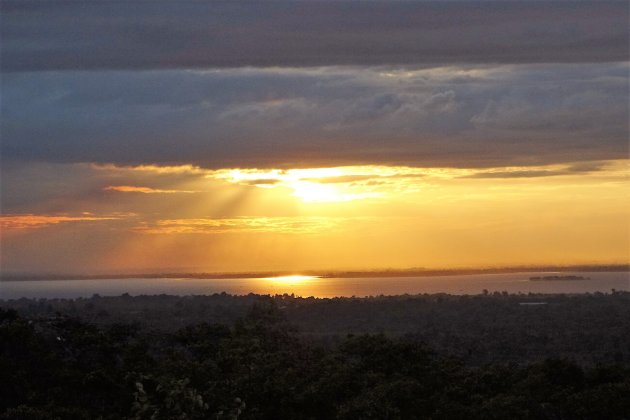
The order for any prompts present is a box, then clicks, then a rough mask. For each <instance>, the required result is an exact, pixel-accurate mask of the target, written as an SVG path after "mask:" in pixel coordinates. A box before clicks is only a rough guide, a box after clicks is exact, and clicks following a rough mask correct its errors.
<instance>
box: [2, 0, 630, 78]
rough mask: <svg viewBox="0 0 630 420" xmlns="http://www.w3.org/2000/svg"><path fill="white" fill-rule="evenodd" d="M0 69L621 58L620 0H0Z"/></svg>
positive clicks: (624, 7) (623, 6)
mask: <svg viewBox="0 0 630 420" xmlns="http://www.w3.org/2000/svg"><path fill="white" fill-rule="evenodd" d="M1 7H2V14H3V22H2V28H1V33H0V34H1V36H2V60H1V65H2V70H3V71H32V70H36V71H38V70H60V69H65V70H77V69H83V70H85V69H91V70H94V69H183V68H211V67H214V68H221V67H241V66H257V67H261V66H262V67H268V66H291V67H296V66H297V67H301V66H327V65H392V64H399V65H418V64H429V65H436V64H445V63H451V64H453V63H455V64H462V63H550V62H553V63H558V62H564V63H574V62H610V61H622V60H627V59H628V55H629V54H628V38H629V35H628V26H627V17H628V8H629V5H628V2H625V1H588V2H580V1H576V2H574V1H566V2H565V1H513V2H512V1H465V2H448V1H444V2H443V1H438V2H435V1H433V2H429V1H427V2H425V1H418V2H416V1H407V2H385V1H383V2H380V1H330V2H319V1H297V2H296V1H291V2H287V1H274V2H263V1H260V2H231V1H227V2H223V1H209V2H180V1H172V2H163V1H155V2H147V1H126V2H109V1H108V2H83V1H81V2H79V1H74V0H72V1H54V2H53V1H22V0H20V1H17V0H16V1H12V0H4V1H3V2H2V5H1Z"/></svg>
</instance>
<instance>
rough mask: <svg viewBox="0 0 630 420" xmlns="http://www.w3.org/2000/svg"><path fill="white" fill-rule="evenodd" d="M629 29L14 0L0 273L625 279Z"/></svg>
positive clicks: (233, 6) (554, 17)
mask: <svg viewBox="0 0 630 420" xmlns="http://www.w3.org/2000/svg"><path fill="white" fill-rule="evenodd" d="M629 7H630V6H629V3H628V2H627V1H618V2H616V1H615V2H609V1H598V2H595V1H592V2H589V1H585V2H571V1H535V2H527V1H518V2H517V1H508V0H504V1H477V0H472V1H461V2H449V1H436V2H423V1H406V2H389V1H385V0H380V1H378V0H377V1H328V2H316V1H312V0H305V1H295V2H285V1H277V2H264V1H256V2H251V3H245V2H238V1H236V2H232V1H231V2H207V3H204V2H157V1H156V2H127V1H125V2H78V1H70V2H62V1H59V2H57V1H55V2H30V1H6V0H2V3H1V13H2V25H1V34H0V35H1V38H2V57H1V66H2V79H1V83H2V86H1V87H2V89H1V100H2V104H1V106H2V114H1V119H2V131H1V134H2V144H1V146H2V154H1V157H2V165H1V177H2V179H1V184H0V187H1V195H0V198H1V200H0V202H1V208H2V217H1V219H0V224H1V227H2V231H1V237H0V238H1V243H0V245H1V247H0V256H1V265H2V271H3V272H58V273H107V272H112V273H113V272H139V271H156V270H157V271H159V270H177V271H180V270H181V271H255V270H262V271H264V270H289V271H295V272H298V271H300V270H313V269H376V268H406V267H432V268H439V267H487V266H507V265H534V264H558V265H566V264H609V263H628V262H629V260H630V181H629V178H628V176H629V174H630V168H629V165H628V164H629V159H628V136H629V129H628V114H629V109H628V108H629V78H628V76H629V71H630V64H629V61H628V60H629V53H628V51H629V48H630V46H629V34H628V20H627V19H628V16H629Z"/></svg>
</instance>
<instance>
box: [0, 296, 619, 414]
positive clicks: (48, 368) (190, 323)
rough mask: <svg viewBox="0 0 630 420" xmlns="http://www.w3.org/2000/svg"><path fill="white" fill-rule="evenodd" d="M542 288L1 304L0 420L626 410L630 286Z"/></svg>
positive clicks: (597, 412)
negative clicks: (528, 292)
mask: <svg viewBox="0 0 630 420" xmlns="http://www.w3.org/2000/svg"><path fill="white" fill-rule="evenodd" d="M542 299H543V297H542V296H509V295H501V294H497V295H495V296H493V295H488V296H475V297H470V296H469V297H455V296H447V295H425V296H415V297H410V296H407V297H390V298H386V297H382V298H373V299H335V300H318V299H300V298H295V297H290V296H277V297H265V296H255V295H250V296H244V297H234V296H228V295H215V296H207V297H170V296H154V297H136V298H134V297H130V296H122V297H116V298H100V297H93V298H91V299H80V300H52V301H47V300H39V301H33V300H26V299H23V300H18V301H10V302H2V303H1V305H0V306H2V307H4V309H0V372H3V380H2V382H1V385H0V387H1V389H0V418H2V419H98V418H102V419H121V418H130V419H176V418H181V419H206V418H208V419H235V418H240V419H309V418H310V419H328V418H331V419H332V418H339V419H361V418H373V419H386V418H389V419H396V418H400V419H414V418H433V419H459V418H461V419H471V418H488V419H504V418H510V417H511V418H531V419H538V418H540V419H602V418H606V419H627V418H630V398H627V397H628V395H630V363H629V362H630V358H629V357H628V356H629V355H630V328H629V323H630V314H629V313H628V312H629V311H630V304H629V303H630V294H628V293H619V292H617V293H615V294H612V295H610V294H609V295H590V296H589V295H584V296H547V297H544V299H545V301H544V302H545V304H544V305H532V306H530V305H521V304H520V303H524V301H528V303H534V302H535V303H542ZM160 320H161V321H160ZM289 320H290V322H289ZM295 325H297V327H296V326H295ZM388 326H389V327H391V328H388ZM475 326H476V327H475ZM326 328H328V331H325V329H326ZM434 329H435V330H436V331H434ZM377 330H378V331H377ZM440 330H442V331H444V334H440V332H439V331H440ZM484 331H485V332H484ZM523 335H524V336H525V338H520V337H521V336H523ZM580 339H581V340H583V344H582V346H581V347H580V348H579V349H574V350H573V351H569V350H570V347H571V346H572V345H573V344H571V343H572V342H573V341H575V340H580ZM597 340H602V341H601V342H599V343H598V342H597ZM529 342H533V344H531V343H529ZM513 343H516V344H513ZM528 343H529V344H528ZM462 346H464V347H463V348H462ZM466 346H469V347H466ZM518 346H522V348H523V351H521V352H519V351H518V349H517V348H518ZM600 347H601V348H600ZM476 352H480V353H483V355H481V356H478V355H476V354H475V353H476ZM492 352H495V353H496V355H497V357H496V358H494V359H493V358H492V356H493V353H492Z"/></svg>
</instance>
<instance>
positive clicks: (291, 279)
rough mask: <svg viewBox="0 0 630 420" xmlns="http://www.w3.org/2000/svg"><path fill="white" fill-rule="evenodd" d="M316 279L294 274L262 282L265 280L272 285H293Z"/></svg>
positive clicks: (270, 278) (267, 278)
mask: <svg viewBox="0 0 630 420" xmlns="http://www.w3.org/2000/svg"><path fill="white" fill-rule="evenodd" d="M316 278H318V277H317V276H304V275H301V274H295V275H290V276H278V277H265V278H263V279H262V280H267V281H271V282H274V283H283V284H294V283H304V282H306V281H309V280H313V279H316Z"/></svg>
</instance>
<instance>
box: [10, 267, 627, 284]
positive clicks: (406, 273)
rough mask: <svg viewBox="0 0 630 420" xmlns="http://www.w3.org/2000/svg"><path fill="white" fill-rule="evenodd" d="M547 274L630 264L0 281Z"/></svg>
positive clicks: (623, 269) (80, 276)
mask: <svg viewBox="0 0 630 420" xmlns="http://www.w3.org/2000/svg"><path fill="white" fill-rule="evenodd" d="M549 272H565V273H566V272H602V273H606V272H630V265H628V264H617V265H571V266H515V267H488V268H452V269H449V268H445V269H422V268H412V269H391V270H356V271H334V270H305V271H259V272H240V273H186V272H182V273H178V272H170V273H164V272H162V273H140V274H137V273H136V274H130V273H123V274H4V275H0V281H39V280H99V279H147V278H164V279H170V278H172V279H237V278H238V279H243V278H252V279H253V278H266V277H280V276H287V275H295V274H301V275H309V276H316V277H322V278H371V277H434V276H457V275H462V276H463V275H472V274H508V273H549Z"/></svg>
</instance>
